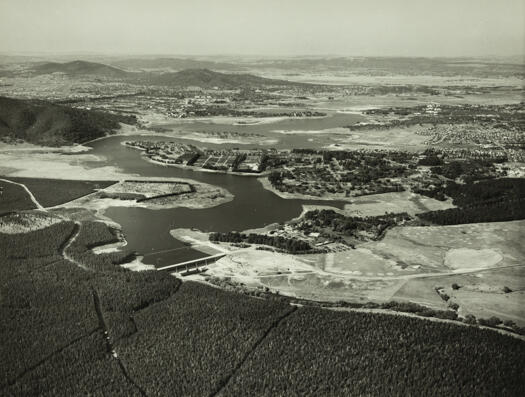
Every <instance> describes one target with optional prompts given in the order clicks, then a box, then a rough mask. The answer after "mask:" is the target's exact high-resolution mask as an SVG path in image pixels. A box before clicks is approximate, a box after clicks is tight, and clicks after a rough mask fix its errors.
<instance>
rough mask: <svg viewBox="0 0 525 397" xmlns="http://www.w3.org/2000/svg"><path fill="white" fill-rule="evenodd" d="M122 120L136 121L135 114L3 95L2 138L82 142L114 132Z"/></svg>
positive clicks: (55, 143) (49, 142)
mask: <svg viewBox="0 0 525 397" xmlns="http://www.w3.org/2000/svg"><path fill="white" fill-rule="evenodd" d="M120 122H124V123H134V122H135V117H134V116H121V115H116V114H112V113H106V112H100V111H95V110H83V109H75V108H71V107H67V106H60V105H55V104H53V103H50V102H44V101H29V100H20V99H13V98H6V97H0V138H1V137H10V138H17V139H23V140H25V141H27V142H31V143H36V144H41V145H51V146H59V145H67V144H72V143H83V142H87V141H90V140H92V139H95V138H100V137H102V136H105V135H106V134H108V133H111V132H113V131H114V130H116V129H118V128H120V124H119V123H120Z"/></svg>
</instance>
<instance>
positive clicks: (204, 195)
mask: <svg viewBox="0 0 525 397" xmlns="http://www.w3.org/2000/svg"><path fill="white" fill-rule="evenodd" d="M138 179H139V180H141V181H144V182H148V180H151V179H153V180H156V181H158V180H159V178H138ZM162 180H163V182H173V187H169V186H164V187H163V188H162V189H163V190H164V189H168V190H169V189H172V190H173V189H175V190H176V189H179V188H180V186H183V188H184V189H186V188H187V185H180V184H181V183H190V184H191V185H192V186H193V187H194V188H195V191H194V192H191V193H185V194H180V195H174V196H167V197H158V198H152V199H150V200H147V201H140V202H139V201H137V200H136V199H128V200H121V199H118V198H106V197H104V196H103V194H102V195H101V193H103V192H104V190H103V191H101V192H95V193H93V194H90V195H87V196H84V197H81V198H79V199H77V200H73V201H70V202H68V203H65V204H62V205H60V206H57V207H56V208H76V207H80V208H85V209H88V210H90V211H93V212H95V213H97V214H101V215H102V214H103V213H104V211H105V210H106V209H107V208H109V207H140V208H148V209H166V208H179V207H184V208H195V209H200V208H210V207H214V206H217V205H220V204H224V203H227V202H229V201H231V200H233V195H232V194H231V193H230V192H228V191H227V190H226V189H223V188H220V187H218V186H213V185H208V184H205V183H200V182H195V181H192V180H189V179H188V180H186V179H180V178H162ZM148 184H150V183H148ZM120 185H121V187H120V188H119V187H117V189H119V190H120V193H138V192H137V191H136V190H137V189H136V188H135V187H134V186H135V185H134V184H130V186H131V191H126V190H125V189H124V188H125V187H126V186H125V185H124V186H123V185H122V184H120ZM136 185H141V183H138V184H136ZM151 185H155V188H157V186H158V185H162V184H151ZM166 185H169V184H166ZM112 188H113V186H110V187H109V189H112ZM141 189H142V188H141ZM110 193H111V192H110ZM141 194H142V190H141Z"/></svg>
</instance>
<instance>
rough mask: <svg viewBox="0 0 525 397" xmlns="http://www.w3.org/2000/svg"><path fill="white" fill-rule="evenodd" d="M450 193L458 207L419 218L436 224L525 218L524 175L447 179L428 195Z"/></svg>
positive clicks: (422, 215) (429, 213) (437, 195)
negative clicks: (473, 180) (466, 180)
mask: <svg viewBox="0 0 525 397" xmlns="http://www.w3.org/2000/svg"><path fill="white" fill-rule="evenodd" d="M445 194H446V195H447V196H449V197H452V199H453V203H454V204H455V205H456V206H458V207H459V208H451V209H448V210H441V211H431V212H425V213H423V214H419V215H418V216H419V217H420V218H421V219H424V220H426V221H429V222H432V223H436V224H439V225H455V224H461V223H477V222H502V221H511V220H518V219H525V179H523V178H501V179H495V180H490V181H488V180H484V181H479V182H476V183H466V184H458V183H455V182H452V181H449V182H448V183H447V184H446V185H445V186H441V187H438V188H437V189H435V190H434V191H432V192H427V195H430V196H436V197H439V196H440V195H445Z"/></svg>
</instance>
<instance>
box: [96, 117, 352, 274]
mask: <svg viewBox="0 0 525 397" xmlns="http://www.w3.org/2000/svg"><path fill="white" fill-rule="evenodd" d="M299 121H301V122H302V121H303V120H299ZM344 122H347V119H344ZM229 127H230V126H226V125H224V126H222V129H223V130H226V129H229ZM301 128H304V126H303V125H302V123H301ZM296 138H297V137H296ZM135 139H142V140H146V139H148V140H149V139H152V140H153V139H160V140H167V138H165V137H162V138H159V137H151V138H150V137H144V136H115V137H109V138H107V139H103V140H99V141H95V142H92V143H91V144H90V145H89V146H91V147H92V148H93V150H92V152H91V153H93V154H95V155H101V156H104V158H105V159H106V161H105V164H104V165H111V166H115V167H119V168H120V169H122V170H123V171H124V172H126V173H133V174H138V175H141V176H144V177H178V178H189V179H193V180H196V181H199V182H203V183H208V184H212V185H216V186H220V187H222V188H225V189H226V190H228V191H229V192H230V193H232V194H233V195H234V199H233V200H232V201H230V202H228V203H225V204H222V205H219V206H216V207H213V208H207V209H187V208H175V209H165V210H150V209H145V208H129V207H111V208H109V209H108V210H106V213H105V214H106V215H107V216H108V217H110V218H111V219H113V220H114V221H115V222H117V223H119V224H120V225H121V226H122V230H123V232H124V235H125V237H126V240H127V242H128V246H127V248H128V249H131V250H134V251H137V252H138V253H139V254H141V255H144V259H143V262H144V263H147V264H153V265H156V266H164V265H169V264H173V263H177V262H180V261H184V260H189V259H195V258H198V257H202V256H205V254H203V253H202V252H200V251H197V250H194V249H191V248H189V247H187V245H185V243H183V242H182V241H178V240H176V239H174V238H173V237H172V236H171V235H170V234H169V231H170V230H171V229H176V228H196V229H199V230H202V231H205V232H212V231H220V232H226V231H232V230H235V231H243V230H246V229H251V228H257V227H262V226H265V225H268V224H271V223H275V222H281V223H282V222H285V221H287V220H290V219H292V218H295V217H297V216H299V214H300V213H301V212H302V205H303V204H313V205H330V206H333V207H337V208H343V206H344V204H345V202H342V201H327V200H292V199H282V198H280V197H279V196H277V195H276V194H274V193H272V192H270V191H268V190H266V189H264V188H263V187H262V185H261V183H260V182H259V181H258V180H257V178H256V177H249V176H237V175H229V174H218V173H208V172H199V171H193V170H192V169H191V168H178V167H167V166H161V165H157V164H153V163H150V162H148V161H145V160H144V159H143V157H142V156H141V153H142V152H140V151H138V150H135V149H132V148H128V147H125V146H123V145H122V144H121V142H123V141H126V140H135ZM303 139H306V137H303ZM169 140H175V141H176V140H177V139H171V138H170V139H169ZM202 146H209V145H206V144H203V145H202ZM214 146H215V145H214ZM231 146H236V145H222V147H224V148H226V147H231ZM298 147H304V146H303V145H301V146H298ZM97 166H100V163H99V162H98V163H97ZM159 251H162V252H159Z"/></svg>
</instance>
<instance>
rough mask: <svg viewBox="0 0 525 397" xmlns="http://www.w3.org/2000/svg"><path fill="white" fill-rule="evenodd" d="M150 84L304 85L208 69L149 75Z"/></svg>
mask: <svg viewBox="0 0 525 397" xmlns="http://www.w3.org/2000/svg"><path fill="white" fill-rule="evenodd" d="M148 82H149V83H150V84H154V85H166V86H177V87H191V86H195V87H201V88H213V87H219V88H226V89H236V88H242V87H268V86H296V85H302V84H299V83H294V82H290V81H285V80H273V79H266V78H264V77H258V76H253V75H251V74H229V73H220V72H215V71H212V70H208V69H187V70H182V71H180V72H175V73H163V74H161V75H156V76H151V77H149V81H148Z"/></svg>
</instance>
